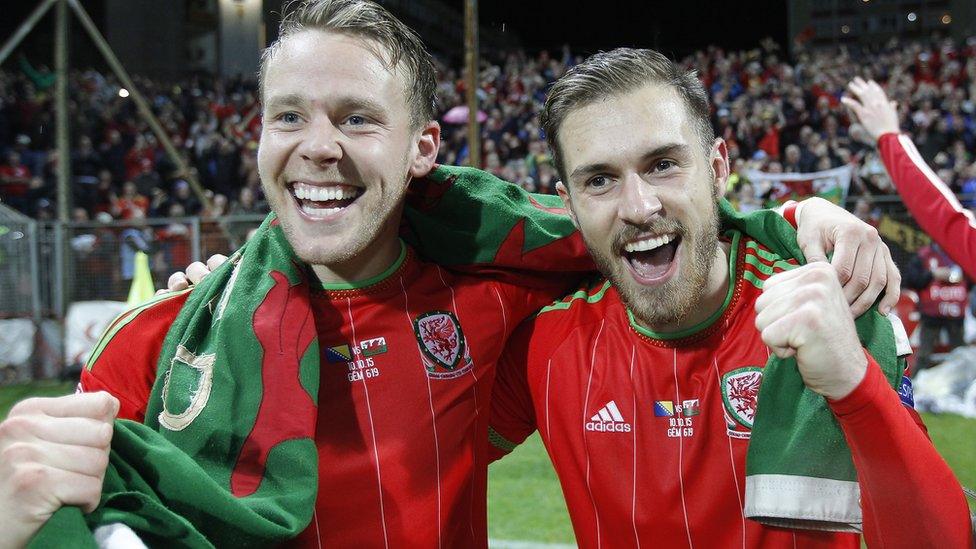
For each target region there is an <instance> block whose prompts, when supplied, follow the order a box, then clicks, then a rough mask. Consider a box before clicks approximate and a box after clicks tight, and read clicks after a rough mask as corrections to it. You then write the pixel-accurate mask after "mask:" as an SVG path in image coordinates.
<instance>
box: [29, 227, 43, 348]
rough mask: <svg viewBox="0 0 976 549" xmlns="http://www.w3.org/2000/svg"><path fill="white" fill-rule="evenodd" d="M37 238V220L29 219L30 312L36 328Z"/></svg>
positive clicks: (38, 313)
mask: <svg viewBox="0 0 976 549" xmlns="http://www.w3.org/2000/svg"><path fill="white" fill-rule="evenodd" d="M39 239H40V236H39V234H38V230H37V222H36V221H34V220H31V221H30V222H29V223H28V224H27V242H28V243H29V245H30V277H31V313H32V315H33V317H34V324H35V325H36V326H37V329H38V330H40V329H41V262H40V258H39V257H38V249H37V248H38V246H40V241H39Z"/></svg>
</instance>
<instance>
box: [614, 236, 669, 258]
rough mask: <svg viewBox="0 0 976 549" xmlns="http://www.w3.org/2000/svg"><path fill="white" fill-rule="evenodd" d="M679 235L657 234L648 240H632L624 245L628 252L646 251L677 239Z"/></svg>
mask: <svg viewBox="0 0 976 549" xmlns="http://www.w3.org/2000/svg"><path fill="white" fill-rule="evenodd" d="M676 236H677V235H675V234H666V235H661V236H656V237H654V238H648V239H646V240H640V241H638V242H631V243H630V244H627V245H626V246H624V251H625V252H627V253H631V252H646V251H648V250H653V249H655V248H660V247H661V246H664V245H665V244H667V243H669V242H671V241H672V240H674V239H675V237H676Z"/></svg>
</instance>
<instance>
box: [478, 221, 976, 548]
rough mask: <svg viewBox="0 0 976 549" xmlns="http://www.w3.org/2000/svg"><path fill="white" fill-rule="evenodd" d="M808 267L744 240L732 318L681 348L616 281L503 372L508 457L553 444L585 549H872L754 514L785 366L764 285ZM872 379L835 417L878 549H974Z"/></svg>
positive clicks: (567, 313) (568, 309)
mask: <svg viewBox="0 0 976 549" xmlns="http://www.w3.org/2000/svg"><path fill="white" fill-rule="evenodd" d="M792 265H795V263H787V262H785V261H782V260H781V259H779V258H777V257H775V256H774V255H773V254H771V253H770V252H769V251H768V250H766V249H765V248H763V247H762V246H759V245H757V244H756V242H754V241H751V240H747V239H746V238H745V237H740V236H738V235H735V236H734V237H733V241H732V242H731V244H730V252H729V271H730V275H731V281H730V284H729V290H728V294H727V298H726V302H725V304H724V306H723V307H722V308H721V309H720V310H718V311H716V312H715V314H713V315H712V316H711V317H710V318H708V319H706V321H705V322H703V323H702V324H700V325H698V326H695V327H693V328H690V329H688V330H685V331H683V332H680V333H673V334H657V333H653V332H650V331H648V330H646V329H644V328H641V327H639V326H638V325H637V324H635V323H634V322H633V320H632V317H631V316H630V312H629V311H628V310H627V309H626V306H625V305H624V304H623V303H622V301H621V299H620V296H619V294H618V293H617V292H616V290H615V289H614V288H613V287H612V286H611V285H610V283H609V282H606V281H603V280H600V281H599V282H597V283H596V284H594V285H590V286H588V287H586V288H584V289H582V290H580V291H578V292H576V293H575V294H573V295H571V296H569V297H567V298H566V299H564V300H562V301H560V302H557V303H555V304H554V305H552V306H549V307H546V308H545V309H543V310H542V312H540V313H539V315H538V316H536V317H535V318H534V319H532V320H530V321H528V322H526V324H524V325H523V326H522V328H520V329H519V330H518V331H516V333H515V335H514V336H513V338H512V340H511V341H510V343H509V347H508V348H507V349H506V352H505V354H504V355H503V357H502V359H501V360H500V362H499V372H498V377H497V379H496V382H495V389H494V394H493V401H492V412H491V413H492V418H491V433H490V434H491V438H492V443H493V450H492V457H493V458H497V457H500V456H502V455H504V454H505V453H507V452H508V451H510V450H511V449H512V448H514V446H515V445H516V444H518V443H520V442H521V441H523V440H524V439H525V437H527V436H528V435H529V434H531V433H532V432H533V431H535V430H536V429H538V431H539V433H540V435H541V437H542V440H543V442H544V444H545V446H546V449H547V450H548V453H549V456H550V457H551V459H552V462H553V465H554V467H555V470H556V473H557V475H558V477H559V480H560V483H561V485H562V489H563V493H564V495H565V497H566V502H567V505H568V507H569V513H570V517H571V519H572V522H573V528H574V530H575V533H576V540H577V542H578V543H579V545H580V546H581V547H608V548H610V547H612V548H620V547H641V546H644V547H859V543H860V542H859V536H857V535H855V534H843V533H824V532H813V531H803V530H795V531H794V530H785V529H777V528H772V527H766V526H763V525H761V524H759V523H757V522H753V521H751V520H747V519H746V518H745V516H744V514H743V503H744V495H745V459H746V452H747V449H748V444H749V437H750V432H751V431H750V429H751V426H752V421H753V417H754V414H755V411H756V401H757V396H758V388H759V384H760V382H761V380H762V373H763V368H764V366H765V364H766V361H767V359H768V358H769V350H768V349H767V347H766V346H765V344H764V343H763V342H762V339H761V336H760V333H759V332H758V331H757V330H756V328H755V316H756V314H755V301H756V299H757V298H758V297H759V295H761V289H760V287H761V285H762V281H763V280H765V279H766V278H768V277H769V276H771V275H772V274H773V273H774V272H779V271H781V270H783V269H788V268H791V266H792ZM870 374H871V375H868V376H867V377H866V378H865V381H864V382H863V383H862V384H861V386H859V387H858V389H856V390H855V391H854V393H852V394H851V395H850V396H848V397H845V398H844V399H843V400H841V401H837V402H835V403H833V404H832V407H833V410H834V413H835V416H837V417H838V420H839V422H840V424H841V426H842V428H843V430H844V433H845V435H846V437H847V439H848V442H849V445H850V446H851V449H852V453H853V457H854V462H855V463H856V464H857V466H858V474H859V482H860V484H861V494H862V501H863V502H865V503H864V505H863V507H864V528H865V532H866V535H867V539H868V542H869V543H872V542H875V541H877V542H881V543H879V546H885V547H895V546H898V547H903V546H905V547H910V546H917V547H920V546H924V543H923V544H918V543H917V541H916V540H918V539H919V538H922V539H931V538H927V537H926V536H930V535H931V534H932V533H933V532H942V533H944V535H945V536H946V537H945V538H942V539H946V540H960V541H961V540H964V539H968V534H967V530H968V525H967V524H966V522H968V521H967V520H966V517H967V510H966V503H965V500H964V498H963V497H962V492H961V490H960V489H959V487H958V484H957V483H955V480H954V477H953V476H952V472H951V471H950V470H949V469H948V466H947V465H946V464H945V462H944V461H943V460H942V459H941V458H940V457H939V456H938V454H937V453H936V452H935V450H934V448H932V446H931V444H930V443H928V441H927V440H925V434H924V432H923V430H922V429H920V428H919V427H918V425H921V421H920V420H919V419H918V416H917V414H915V412H914V410H911V411H910V410H909V408H907V407H906V406H903V405H902V404H901V401H900V400H899V398H898V395H897V393H895V392H894V391H893V390H891V388H890V387H888V386H887V385H886V381H885V380H884V377H883V375H882V374H881V370H880V368H878V367H877V365H876V364H873V363H872V364H871V369H870ZM915 421H918V424H916V423H915ZM912 463H915V464H924V467H923V468H919V469H918V470H917V471H916V470H914V469H912V468H911V467H909V464H912ZM946 486H948V487H949V489H946V488H945V487H946ZM868 502H870V505H869V504H868ZM869 507H870V509H869ZM909 511H910V512H909ZM528 512H531V511H528ZM933 517H934V520H933ZM947 517H948V518H947ZM920 523H924V524H922V525H920ZM947 543H949V542H947ZM946 546H955V545H952V543H949V544H948V545H946ZM960 546H962V545H960Z"/></svg>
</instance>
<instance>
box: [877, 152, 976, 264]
mask: <svg viewBox="0 0 976 549" xmlns="http://www.w3.org/2000/svg"><path fill="white" fill-rule="evenodd" d="M878 150H879V151H880V153H881V159H882V161H883V162H884V165H885V168H887V170H888V174H889V175H890V176H891V181H892V183H894V185H895V187H896V188H897V189H898V194H899V195H901V198H902V200H903V201H904V202H905V206H906V207H907V208H908V211H909V212H911V213H912V216H913V217H914V218H915V220H916V221H917V222H918V224H919V226H920V227H921V228H922V230H924V231H925V232H926V233H927V234H928V235H929V236H930V237H931V238H932V240H934V241H935V242H937V243H938V244H939V245H940V246H942V248H943V249H944V250H945V251H946V253H947V254H949V257H951V258H952V259H953V261H955V262H956V263H958V264H959V266H960V267H962V269H963V271H965V272H966V274H967V275H968V276H969V278H970V279H976V218H974V216H973V213H972V212H970V211H969V210H967V209H966V208H964V207H963V206H962V205H961V204H960V203H959V201H958V200H956V197H955V195H953V194H952V192H951V191H950V190H949V188H948V186H947V185H946V184H945V183H944V182H943V181H941V180H940V179H939V178H938V176H936V175H935V173H933V172H932V169H931V168H929V166H928V165H927V164H926V163H925V161H924V160H923V159H922V157H921V155H920V154H919V153H918V150H916V149H915V146H914V145H913V144H912V142H911V141H910V140H909V139H908V137H907V136H905V135H903V134H897V133H886V134H884V135H882V136H881V137H880V138H879V139H878Z"/></svg>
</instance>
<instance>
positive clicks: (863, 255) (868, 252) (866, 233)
mask: <svg viewBox="0 0 976 549" xmlns="http://www.w3.org/2000/svg"><path fill="white" fill-rule="evenodd" d="M801 206H802V207H801V208H800V210H799V211H798V212H797V218H796V223H797V234H796V243H797V244H798V245H799V246H800V249H801V250H803V255H805V256H806V258H807V262H808V263H815V262H818V261H823V262H826V261H827V252H830V251H833V252H834V256H833V259H831V261H830V264H831V265H832V266H833V267H834V269H835V270H836V271H837V277H838V278H839V279H840V283H841V284H842V285H843V286H844V296H845V297H846V298H847V302H848V303H849V304H850V306H851V314H853V315H854V317H855V318H856V317H859V316H861V315H862V314H864V312H865V311H867V310H868V309H870V308H871V305H872V304H873V303H874V302H875V300H877V299H878V296H879V295H881V292H882V291H884V297H883V298H882V299H881V302H880V303H879V304H878V310H879V311H880V312H881V313H882V314H888V312H889V311H890V310H891V308H892V307H894V306H895V304H897V303H898V298H899V296H900V295H901V273H899V272H898V267H897V266H896V265H895V262H894V261H893V260H892V259H891V252H890V251H889V250H888V246H887V245H885V243H884V242H882V241H881V236H880V235H878V230H877V229H875V228H874V227H872V226H870V225H868V224H867V223H865V222H863V221H861V220H860V219H858V218H857V217H855V216H854V214H852V213H850V212H848V211H847V210H845V209H844V208H841V207H840V206H837V205H835V204H834V203H832V202H830V201H828V200H824V199H822V198H808V199H806V200H804V201H803V202H802V203H801Z"/></svg>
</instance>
